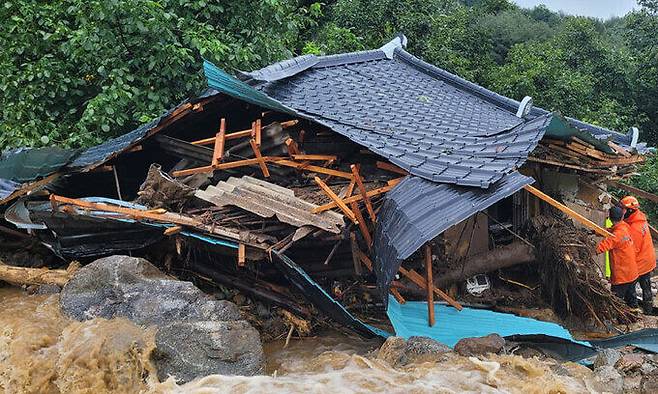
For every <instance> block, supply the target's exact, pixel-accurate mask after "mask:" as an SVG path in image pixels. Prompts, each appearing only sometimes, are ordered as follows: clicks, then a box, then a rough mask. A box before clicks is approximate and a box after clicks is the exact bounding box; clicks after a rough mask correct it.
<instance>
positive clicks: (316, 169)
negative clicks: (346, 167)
mask: <svg viewBox="0 0 658 394" xmlns="http://www.w3.org/2000/svg"><path fill="white" fill-rule="evenodd" d="M273 162H274V164H277V165H281V166H286V167H292V168H297V169H300V170H304V171H310V172H317V173H319V174H325V175H333V176H337V177H339V178H347V179H350V180H351V179H352V177H353V176H352V173H350V172H343V171H338V170H332V169H329V168H324V167H320V166H314V165H306V164H304V163H298V162H295V161H292V160H286V159H281V160H276V161H273Z"/></svg>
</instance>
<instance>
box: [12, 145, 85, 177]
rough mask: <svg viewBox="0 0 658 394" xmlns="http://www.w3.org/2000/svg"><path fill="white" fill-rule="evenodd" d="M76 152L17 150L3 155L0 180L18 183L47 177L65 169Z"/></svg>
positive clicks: (53, 148) (40, 149) (51, 149)
mask: <svg viewBox="0 0 658 394" xmlns="http://www.w3.org/2000/svg"><path fill="white" fill-rule="evenodd" d="M76 153H77V152H76V151H74V150H68V149H62V148H57V147H47V148H36V149H17V150H14V151H10V152H6V153H3V155H2V159H0V178H3V179H10V180H12V181H16V182H31V181H34V180H36V179H38V178H43V177H46V176H48V175H50V174H52V173H54V172H56V171H58V170H59V169H60V168H62V167H64V166H65V165H66V164H67V163H68V162H69V161H70V160H71V159H72V158H73V156H75V155H76Z"/></svg>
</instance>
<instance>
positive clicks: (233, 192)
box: [195, 176, 345, 234]
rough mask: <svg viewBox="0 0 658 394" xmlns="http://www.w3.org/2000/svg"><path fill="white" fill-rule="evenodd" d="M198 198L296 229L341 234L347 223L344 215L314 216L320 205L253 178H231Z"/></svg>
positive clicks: (210, 187) (207, 190) (330, 213)
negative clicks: (275, 220)
mask: <svg viewBox="0 0 658 394" xmlns="http://www.w3.org/2000/svg"><path fill="white" fill-rule="evenodd" d="M195 196H196V197H198V198H200V199H202V200H205V201H208V202H210V203H213V204H215V205H217V206H220V207H221V206H224V205H234V206H236V207H240V208H242V209H244V210H247V211H249V212H253V213H255V214H256V215H259V216H261V217H266V218H269V217H274V216H275V215H276V217H277V219H279V220H280V221H282V222H284V223H288V224H292V225H293V226H295V227H302V226H306V225H310V226H314V227H317V228H319V229H322V230H325V231H328V232H330V233H334V234H339V233H340V231H341V228H342V227H343V225H344V224H345V220H344V219H343V215H341V214H339V213H336V212H333V211H325V212H322V213H320V214H315V213H312V211H313V209H314V208H317V205H315V204H312V203H310V202H307V201H304V200H302V199H301V198H298V197H295V192H294V191H292V190H290V189H286V188H285V187H281V186H278V185H275V184H273V183H269V182H265V181H261V180H259V179H256V178H252V177H250V176H243V177H242V178H235V177H230V178H229V179H228V180H227V181H226V182H224V181H221V182H219V183H218V184H217V186H212V185H211V186H208V188H207V189H206V190H198V191H197V192H196V194H195Z"/></svg>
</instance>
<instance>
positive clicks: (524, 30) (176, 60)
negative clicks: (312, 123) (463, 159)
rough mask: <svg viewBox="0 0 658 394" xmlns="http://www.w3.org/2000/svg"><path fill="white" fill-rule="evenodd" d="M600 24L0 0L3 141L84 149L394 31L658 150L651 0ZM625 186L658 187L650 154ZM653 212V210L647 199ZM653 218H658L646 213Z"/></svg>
mask: <svg viewBox="0 0 658 394" xmlns="http://www.w3.org/2000/svg"><path fill="white" fill-rule="evenodd" d="M639 3H640V5H641V6H642V8H641V10H639V11H636V12H633V13H630V14H628V15H626V16H624V17H622V18H615V19H611V20H607V21H600V20H596V19H591V18H583V17H573V16H566V15H562V14H558V13H555V12H552V11H550V10H548V9H547V8H546V7H543V6H540V7H536V8H534V9H521V8H519V7H517V6H515V5H513V4H512V3H511V2H510V1H508V0H463V1H458V0H327V1H325V2H322V3H320V2H314V1H308V0H306V1H305V0H241V1H233V0H221V1H206V0H195V1H186V0H157V1H156V0H84V1H83V0H61V1H57V2H34V1H28V0H17V1H6V2H4V3H3V4H1V5H0V21H1V23H2V28H1V29H0V42H2V43H3V45H2V48H1V49H0V91H2V94H1V95H0V149H1V150H4V149H7V148H11V147H16V146H44V145H53V144H57V145H61V146H66V147H84V146H88V145H92V144H96V143H99V142H101V141H103V140H105V139H107V138H109V137H112V136H116V135H119V134H122V133H124V132H126V131H128V130H131V129H132V128H134V127H135V126H137V125H138V124H140V123H143V122H145V121H147V120H149V119H150V118H152V117H155V116H157V115H159V114H160V113H161V112H162V111H163V110H165V109H167V108H169V107H171V106H173V105H175V104H176V103H177V102H179V101H180V100H182V99H183V98H185V97H189V96H192V95H194V94H196V93H199V92H200V91H201V90H202V89H203V87H204V85H205V81H204V78H203V75H202V72H201V64H202V62H201V60H202V58H206V59H208V60H211V61H213V62H215V63H216V64H218V65H220V66H221V67H223V68H225V69H227V70H231V71H235V70H250V69H254V68H257V67H262V66H264V65H266V64H268V63H271V62H273V61H277V60H281V59H284V58H287V57H290V56H293V55H298V54H304V53H316V54H325V53H327V54H328V53H336V52H343V51H352V50H361V49H369V48H377V47H379V46H381V45H382V44H383V43H385V42H387V41H389V40H390V39H391V38H392V37H393V36H394V35H395V34H396V33H398V32H403V33H404V34H405V35H406V36H407V37H408V38H409V51H410V52H412V53H414V54H415V55H417V56H419V57H421V58H423V59H425V60H427V61H429V62H431V63H434V64H436V65H438V66H440V67H442V68H445V69H447V70H449V71H451V72H453V73H456V74H458V75H460V76H463V77H465V78H467V79H470V80H472V81H474V82H477V83H479V84H481V85H483V86H486V87H489V88H491V89H493V90H495V91H498V92H500V93H502V94H504V95H507V96H510V97H513V98H516V99H521V98H522V97H523V96H526V95H529V96H532V97H533V98H534V100H535V103H536V104H538V105H540V106H542V107H544V108H547V109H552V110H559V111H561V112H562V113H563V114H565V115H570V116H573V117H576V118H579V119H582V120H585V121H587V122H591V123H595V124H599V125H602V126H605V127H608V128H612V129H616V130H619V131H621V132H626V130H628V128H629V127H631V126H637V127H639V128H640V130H641V132H642V134H641V138H642V139H643V140H646V141H648V142H649V143H650V144H652V145H658V34H656V31H658V0H640V1H639ZM642 172H643V176H642V177H637V178H635V181H634V182H635V183H636V184H637V185H639V186H641V187H643V188H644V189H645V190H648V191H653V192H658V160H656V159H651V160H650V161H649V163H648V164H647V165H646V166H645V168H644V169H643V171H642ZM656 208H657V209H656V213H657V214H658V207H656ZM655 217H656V218H658V216H655Z"/></svg>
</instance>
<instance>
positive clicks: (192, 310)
mask: <svg viewBox="0 0 658 394" xmlns="http://www.w3.org/2000/svg"><path fill="white" fill-rule="evenodd" d="M60 305H61V307H62V311H64V313H65V314H67V315H68V316H70V317H72V318H74V319H76V320H88V319H93V318H95V317H103V318H106V319H111V318H113V317H125V318H126V319H128V320H130V321H132V322H133V323H135V324H138V325H142V326H150V325H163V324H169V323H171V322H172V321H179V320H184V321H200V320H221V321H224V320H237V319H240V312H239V311H238V308H237V307H236V306H235V304H233V303H232V302H228V301H218V300H214V299H212V298H211V297H210V296H208V295H207V294H205V293H204V292H202V291H201V290H199V289H198V288H196V287H195V286H194V285H193V284H192V283H190V282H183V281H178V280H173V279H171V278H169V277H168V276H166V275H165V274H163V273H162V272H161V271H160V270H158V269H157V268H156V267H155V266H154V265H153V264H151V263H149V262H148V261H147V260H144V259H141V258H135V257H129V256H110V257H105V258H102V259H98V260H96V261H94V262H93V263H91V264H88V265H86V266H84V267H82V268H80V269H79V270H78V271H77V272H76V273H75V275H74V276H73V278H72V279H71V280H70V281H69V282H68V283H67V284H66V286H64V289H63V290H62V293H61V295H60Z"/></svg>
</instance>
